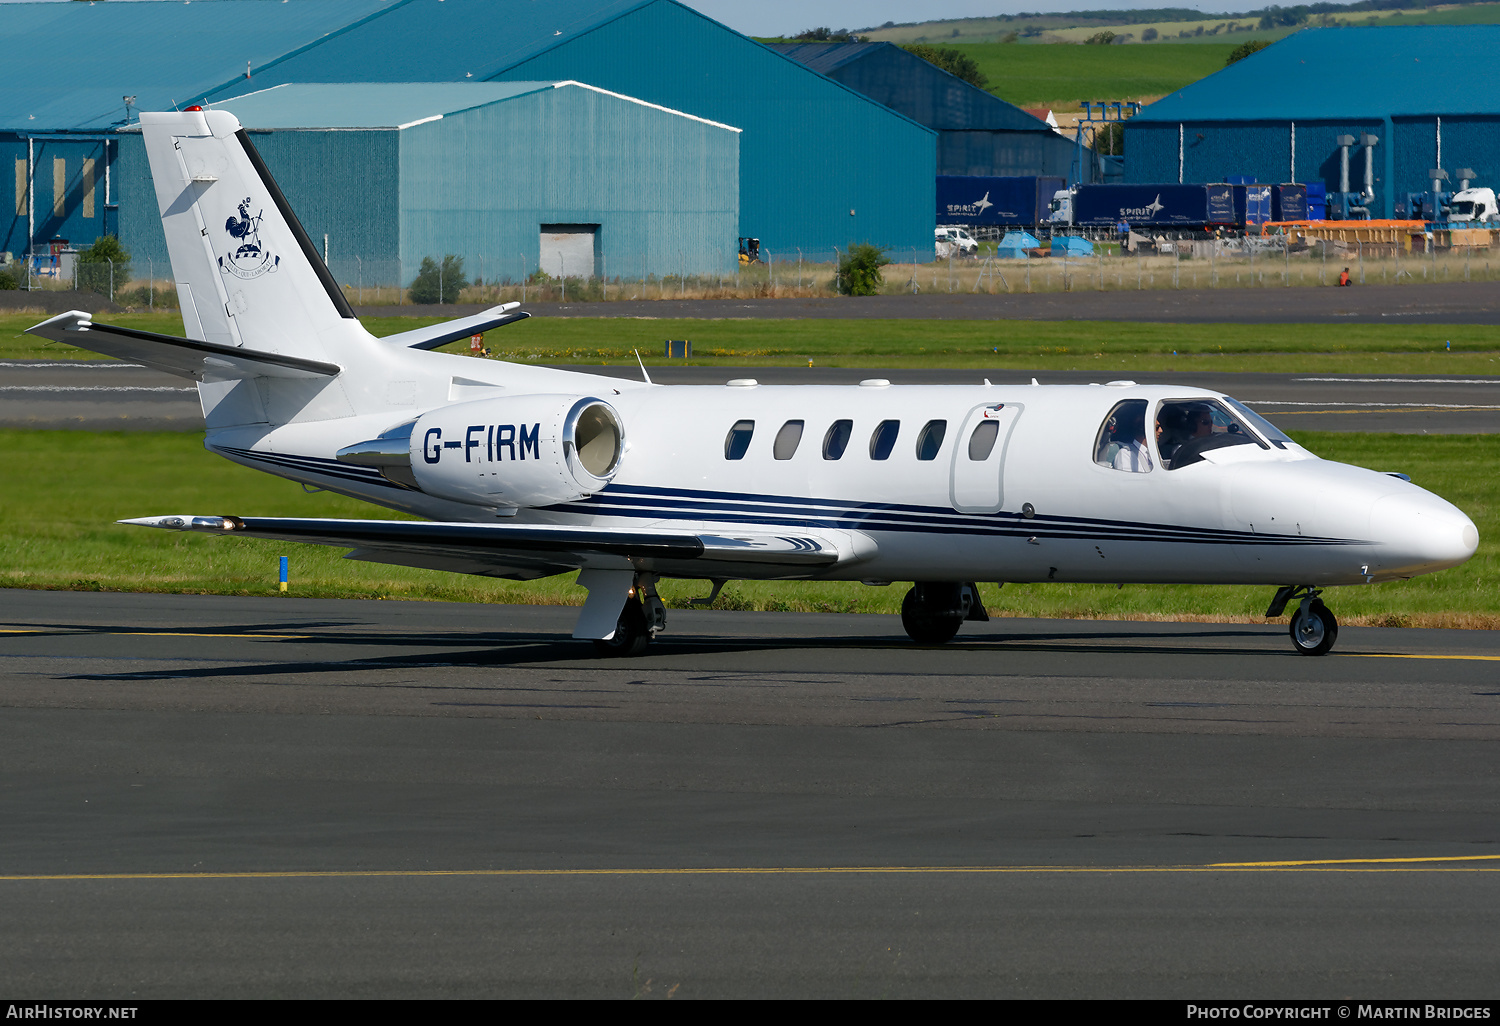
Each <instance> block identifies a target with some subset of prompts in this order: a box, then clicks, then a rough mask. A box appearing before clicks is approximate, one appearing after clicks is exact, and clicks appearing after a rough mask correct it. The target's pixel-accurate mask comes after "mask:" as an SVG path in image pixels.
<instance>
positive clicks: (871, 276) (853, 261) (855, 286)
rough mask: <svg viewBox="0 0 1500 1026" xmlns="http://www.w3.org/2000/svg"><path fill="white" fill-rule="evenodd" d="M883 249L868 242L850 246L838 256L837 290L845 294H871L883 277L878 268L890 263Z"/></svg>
mask: <svg viewBox="0 0 1500 1026" xmlns="http://www.w3.org/2000/svg"><path fill="white" fill-rule="evenodd" d="M890 262H891V261H890V258H888V257H887V256H886V255H885V250H884V249H883V248H881V247H880V246H872V245H870V244H869V243H868V242H861V243H859V244H858V245H854V246H850V247H849V251H848V252H847V253H844V254H843V255H842V256H840V257H839V291H840V292H842V293H843V294H844V295H846V296H873V295H875V294H876V293H878V292H879V291H880V286H881V284H882V283H883V282H884V281H885V277H884V276H883V275H882V274H881V273H880V269H881V268H882V267H884V266H885V265H886V264H888V263H890Z"/></svg>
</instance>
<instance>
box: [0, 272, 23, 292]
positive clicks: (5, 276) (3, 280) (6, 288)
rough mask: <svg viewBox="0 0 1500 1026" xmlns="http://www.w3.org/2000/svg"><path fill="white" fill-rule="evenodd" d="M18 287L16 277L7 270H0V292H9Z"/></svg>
mask: <svg viewBox="0 0 1500 1026" xmlns="http://www.w3.org/2000/svg"><path fill="white" fill-rule="evenodd" d="M20 287H21V286H20V285H18V284H16V279H14V278H12V277H11V276H10V272H9V271H0V292H10V291H13V290H15V289H18V288H20Z"/></svg>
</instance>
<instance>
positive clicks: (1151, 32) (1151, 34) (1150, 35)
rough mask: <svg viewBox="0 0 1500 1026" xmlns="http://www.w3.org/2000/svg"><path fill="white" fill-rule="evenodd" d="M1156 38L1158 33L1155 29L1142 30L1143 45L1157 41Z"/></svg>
mask: <svg viewBox="0 0 1500 1026" xmlns="http://www.w3.org/2000/svg"><path fill="white" fill-rule="evenodd" d="M1156 36H1157V31H1156V29H1154V28H1148V29H1142V30H1141V42H1143V43H1149V42H1151V40H1153V39H1155V38H1156Z"/></svg>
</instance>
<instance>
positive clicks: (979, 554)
mask: <svg viewBox="0 0 1500 1026" xmlns="http://www.w3.org/2000/svg"><path fill="white" fill-rule="evenodd" d="M140 121H141V129H142V132H143V134H144V137H145V145H146V151H147V154H148V155H149V158H150V163H151V174H152V177H153V179H154V180H155V185H156V194H157V199H158V202H159V204H160V207H161V215H162V222H163V225H164V227H165V230H166V237H167V244H168V248H169V249H170V252H171V257H172V270H173V272H174V274H175V276H176V280H177V289H178V294H179V296H180V298H181V305H182V317H183V324H184V328H185V330H186V332H187V335H188V337H187V338H175V337H170V336H164V335H157V334H153V333H150V332H143V331H136V330H134V329H130V328H122V327H115V326H111V325H107V324H101V323H97V322H94V321H93V320H92V319H91V318H90V316H89V315H88V314H85V313H79V312H73V313H68V314H63V315H61V316H58V317H53V318H52V319H50V320H47V321H45V322H43V323H42V324H39V325H37V326H36V327H35V328H32V329H31V331H32V332H33V333H34V334H37V335H40V336H43V337H45V338H50V339H56V340H59V341H63V342H67V343H69V344H71V345H75V346H80V347H82V348H85V349H90V350H93V351H96V352H100V353H105V354H108V355H111V356H117V357H121V358H123V359H128V360H132V361H135V362H139V363H142V364H145V365H147V366H150V367H154V368H157V369H159V370H163V371H167V372H170V373H173V374H178V375H181V376H183V377H187V378H192V379H194V380H196V381H197V382H198V390H199V395H200V396H201V398H202V404H203V415H204V419H205V421H206V425H207V437H206V441H205V444H206V445H207V447H208V448H209V449H210V450H212V451H213V452H216V453H219V454H220V455H222V456H224V457H226V458H228V459H231V460H234V461H235V462H238V463H242V464H244V465H246V466H249V467H254V468H256V469H258V470H264V471H267V472H269V473H272V474H277V475H279V476H282V477H287V478H290V479H292V480H294V481H301V482H303V483H305V484H307V485H316V486H318V487H320V488H326V489H329V490H332V491H336V492H342V493H344V494H346V495H351V496H355V497H357V498H360V499H365V500H367V501H369V502H373V503H377V504H379V505H383V506H387V507H390V508H392V509H398V510H404V511H406V512H408V513H413V514H418V515H420V516H422V517H425V518H426V521H425V522H419V521H406V520H402V521H393V520H322V519H317V520H313V519H285V518H271V517H251V516H198V515H188V514H183V515H176V516H155V517H143V518H141V519H137V520H127V521H123V522H124V523H127V524H139V525H142V526H147V527H158V528H166V529H170V530H178V531H199V532H207V533H211V534H221V535H245V536H247V537H252V538H274V539H277V540H281V541H300V542H311V543H314V544H320V545H333V546H341V547H346V548H350V549H352V551H351V552H350V553H349V554H348V558H350V559H361V560H372V561H376V562H383V563H396V564H402V565H406V566H417V567H429V568H434V569H440V570H451V571H454V572H457V573H467V574H478V575H482V576H490V577H503V578H510V579H517V580H525V579H530V578H536V577H545V576H548V575H551V574H560V573H565V572H568V571H572V570H580V571H582V572H581V573H580V575H579V578H578V583H579V584H581V585H582V586H583V587H584V588H585V589H587V592H588V595H587V600H586V601H585V603H584V605H583V610H582V613H581V615H580V617H579V619H578V624H577V629H576V630H575V631H574V637H576V638H585V639H592V640H593V641H595V643H596V644H597V645H598V646H599V647H600V648H602V649H603V650H605V651H607V652H615V653H620V654H633V653H637V652H640V651H642V650H643V649H644V648H645V647H646V645H647V643H648V642H649V641H650V640H651V639H652V638H653V637H654V636H655V635H656V633H657V632H658V631H660V630H661V629H662V628H663V626H664V625H665V623H666V610H665V607H664V606H663V603H662V601H661V599H660V597H659V595H658V593H657V584H658V582H659V581H660V580H661V579H662V578H666V577H680V578H694V579H702V580H706V581H709V582H712V585H713V590H714V594H717V592H718V589H719V588H720V587H722V585H723V583H724V582H725V581H727V580H731V579H738V580H746V579H756V580H794V579H804V580H805V579H818V580H850V581H856V580H857V581H865V582H867V583H872V584H886V583H889V582H892V581H913V582H915V584H914V586H913V587H912V588H911V590H910V591H909V592H908V593H907V595H906V599H905V602H904V603H903V607H902V621H903V623H904V624H905V627H906V630H907V633H909V634H910V635H911V637H912V638H913V639H914V640H916V641H918V642H922V643H941V642H944V641H947V640H948V639H950V638H952V637H953V635H954V634H955V633H956V632H957V630H958V628H959V626H960V624H962V623H963V621H965V620H984V619H987V616H986V614H985V610H984V608H983V606H982V605H981V604H980V602H979V599H978V591H977V588H976V586H975V584H974V582H975V581H981V580H988V581H999V582H1005V581H1028V582H1029V581H1086V582H1105V583H1119V584H1123V583H1194V584H1265V585H1271V586H1275V587H1277V589H1278V590H1277V591H1276V593H1275V597H1274V599H1273V600H1272V602H1271V605H1270V608H1269V609H1267V611H1266V615H1267V616H1280V615H1282V613H1283V611H1284V610H1286V608H1287V607H1288V606H1289V605H1290V606H1292V607H1293V615H1292V618H1291V636H1292V641H1293V643H1294V646H1295V649H1296V651H1298V652H1300V653H1303V654H1306V655H1320V654H1322V653H1324V652H1327V651H1328V650H1329V648H1330V647H1331V646H1332V645H1333V643H1334V639H1335V637H1336V635H1337V631H1338V623H1337V621H1336V620H1335V618H1334V616H1333V614H1332V613H1331V612H1329V610H1328V609H1327V607H1326V606H1325V605H1324V604H1323V602H1322V600H1321V599H1320V597H1319V596H1320V594H1321V592H1322V590H1323V589H1324V588H1326V587H1328V586H1330V585H1342V584H1360V583H1368V582H1372V581H1385V580H1392V579H1395V578H1405V577H1411V576H1413V575H1415V574H1423V573H1429V572H1431V571H1434V570H1441V569H1443V568H1445V567H1452V566H1456V565H1458V564H1460V563H1462V562H1463V561H1464V560H1466V559H1468V558H1469V557H1470V556H1471V555H1473V553H1474V550H1475V547H1476V546H1477V545H1478V541H1479V537H1478V532H1477V531H1476V530H1475V528H1474V525H1473V523H1472V522H1470V520H1469V518H1468V517H1466V516H1465V515H1464V514H1463V513H1462V512H1460V511H1459V510H1458V509H1456V508H1455V507H1453V506H1452V505H1450V504H1449V503H1447V502H1445V501H1443V500H1442V499H1440V498H1438V497H1437V496H1435V495H1432V494H1430V493H1428V492H1426V491H1423V490H1422V489H1421V488H1418V487H1416V486H1415V485H1413V484H1411V483H1410V482H1409V481H1407V480H1405V479H1403V478H1402V477H1400V476H1399V475H1391V474H1383V473H1376V472H1374V471H1369V470H1362V469H1360V468H1358V467H1351V466H1346V465H1343V464H1339V463H1330V462H1327V461H1325V460H1321V459H1319V458H1317V457H1316V456H1314V455H1313V454H1312V453H1310V452H1308V451H1307V450H1306V449H1304V448H1302V447H1301V446H1299V445H1298V444H1296V443H1295V442H1293V441H1292V440H1291V439H1289V438H1288V437H1286V436H1285V435H1284V434H1282V433H1281V432H1280V431H1278V430H1277V429H1276V428H1275V427H1273V426H1272V425H1271V424H1270V423H1268V422H1267V421H1265V420H1264V419H1262V418H1261V417H1259V416H1257V415H1256V414H1255V413H1253V412H1251V411H1250V410H1249V409H1247V408H1246V407H1245V406H1243V405H1241V404H1240V403H1238V402H1236V401H1235V400H1233V399H1231V398H1229V397H1227V396H1224V395H1222V394H1219V393H1217V392H1210V391H1205V390H1202V389H1196V388H1183V387H1178V386H1166V385H1153V386H1149V387H1148V386H1140V385H1136V384H1134V383H1133V382H1128V381H1114V382H1109V383H1108V384H1106V385H1093V386H1041V385H1037V384H1036V382H1035V381H1033V382H1032V383H1031V384H1030V385H1020V386H1010V385H990V384H989V383H988V382H986V383H985V384H984V385H983V386H974V387H969V386H933V387H929V386H921V387H917V386H892V385H890V384H889V383H888V382H886V381H884V380H871V381H864V382H861V383H860V384H859V385H858V386H834V387H825V386H786V387H770V386H764V385H758V384H757V383H756V382H755V381H753V380H734V381H730V382H728V383H727V384H725V385H723V386H672V387H665V386H661V385H653V384H651V383H650V381H649V380H647V381H642V382H631V381H624V380H618V379H615V378H610V377H603V376H599V375H592V374H582V373H575V372H571V371H565V370H554V369H550V368H545V367H525V366H517V365H514V364H507V363H500V362H495V361H489V360H481V359H473V358H470V357H464V356H453V355H446V354H441V353H434V352H429V350H431V349H434V348H436V347H438V346H440V345H443V344H444V343H447V342H451V341H454V340H457V339H461V338H465V337H467V336H469V335H470V334H472V333H474V332H478V331H484V330H488V329H492V328H496V327H499V326H501V325H504V324H506V323H508V322H510V321H514V320H518V319H520V318H523V317H525V316H526V314H525V313H523V312H520V311H518V310H516V309H514V307H515V304H509V305H507V306H501V307H495V308H493V309H491V310H489V311H486V312H485V313H482V314H478V315H475V316H472V317H465V318H460V319H458V320H454V321H450V322H448V323H446V324H441V325H436V326H433V327H428V328H420V329H417V330H415V331H408V332H405V333H403V334H399V335H393V336H389V337H387V338H375V337H374V336H372V335H371V334H370V333H369V332H368V331H366V330H365V329H364V327H363V326H362V325H361V324H360V322H359V321H358V320H356V319H355V316H354V313H353V311H352V310H351V309H350V308H349V305H348V302H347V301H346V300H345V298H344V295H343V293H342V292H341V291H340V288H339V286H338V285H337V284H336V283H335V282H334V280H333V278H332V276H331V275H330V274H329V272H328V269H327V268H326V267H325V266H324V264H323V262H322V261H321V260H320V259H319V258H318V255H317V252H316V251H315V249H314V248H313V245H312V243H311V242H310V241H309V239H308V237H307V234H306V233H305V232H304V231H303V229H302V227H301V225H300V224H299V223H298V221H297V219H296V217H295V216H294V215H293V213H292V211H291V210H290V209H289V208H288V206H287V203H286V200H285V198H284V197H283V196H282V194H281V192H280V190H279V189H278V188H277V187H276V184H275V182H273V181H272V179H271V176H270V174H269V173H267V170H266V167H265V165H264V164H263V163H262V162H261V159H260V157H259V156H258V155H257V154H256V151H255V149H254V147H253V146H252V145H251V143H250V139H249V138H248V136H247V135H246V134H245V132H244V131H242V130H241V128H240V125H239V123H238V122H237V121H236V120H235V118H234V117H233V116H232V115H230V114H228V113H226V112H223V111H205V110H198V109H192V108H190V109H189V110H187V111H184V112H180V113H161V114H142V115H141V116H140ZM643 376H644V375H643Z"/></svg>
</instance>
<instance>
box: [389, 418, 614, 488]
mask: <svg viewBox="0 0 1500 1026" xmlns="http://www.w3.org/2000/svg"><path fill="white" fill-rule="evenodd" d="M624 451H625V429H624V427H623V426H622V424H621V421H620V415H619V413H618V412H617V411H616V410H615V408H614V407H613V406H610V405H609V404H608V403H606V402H605V401H604V400H602V399H596V398H593V397H592V396H584V397H579V396H574V395H526V396H515V397H513V398H512V397H505V398H499V399H480V400H476V401H474V402H468V403H456V404H454V405H452V406H445V407H443V408H442V409H439V410H433V411H432V412H431V413H427V414H424V415H423V416H421V417H419V418H417V422H416V424H414V425H413V426H412V431H411V440H410V443H409V448H408V458H409V460H410V464H411V471H412V475H413V477H414V478H415V479H416V482H417V487H419V488H421V489H422V491H424V492H426V493H428V494H429V495H437V496H441V497H442V498H445V499H454V500H457V501H459V502H467V503H473V504H476V505H482V506H515V507H522V506H546V505H550V504H552V503H555V502H568V501H571V500H574V499H582V498H586V497H587V496H589V495H592V494H594V493H595V492H597V491H599V490H600V489H602V488H603V487H604V486H605V485H607V484H608V483H609V482H610V479H611V478H613V477H614V476H615V471H616V470H618V469H619V466H620V456H621V454H622V453H623V452H624Z"/></svg>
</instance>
